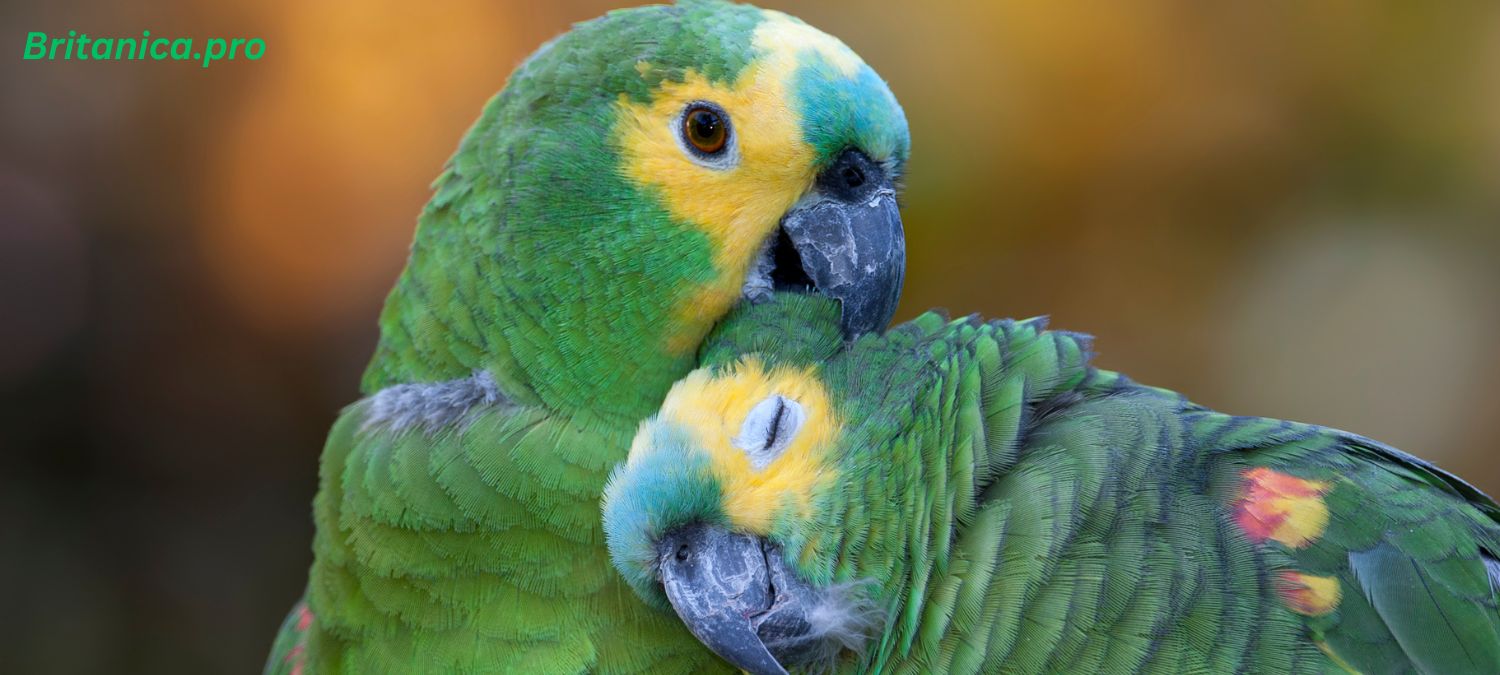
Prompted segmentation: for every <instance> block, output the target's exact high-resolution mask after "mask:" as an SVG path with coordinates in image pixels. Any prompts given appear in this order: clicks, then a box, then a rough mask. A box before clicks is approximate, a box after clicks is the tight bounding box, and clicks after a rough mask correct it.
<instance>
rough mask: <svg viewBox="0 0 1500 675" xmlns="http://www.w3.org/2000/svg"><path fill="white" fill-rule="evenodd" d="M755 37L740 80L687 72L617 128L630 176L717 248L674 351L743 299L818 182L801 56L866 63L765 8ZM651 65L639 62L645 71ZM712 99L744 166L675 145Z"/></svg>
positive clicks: (628, 106)
mask: <svg viewBox="0 0 1500 675" xmlns="http://www.w3.org/2000/svg"><path fill="white" fill-rule="evenodd" d="M766 15H767V18H766V20H765V21H763V22H761V24H760V25H759V26H757V27H756V30H755V33H754V35H753V38H752V43H753V45H754V48H755V50H756V52H757V54H758V57H757V58H756V59H755V60H754V61H753V62H751V63H750V65H748V66H747V67H746V68H745V69H744V70H743V71H742V72H741V73H740V74H739V76H738V77H737V78H736V79H735V81H733V82H715V81H712V80H709V79H708V78H707V77H704V76H703V75H702V74H701V73H698V72H696V71H691V70H690V71H688V72H687V73H686V74H685V76H684V78H683V81H682V82H673V81H664V82H662V84H661V85H660V87H658V89H657V90H656V92H655V94H654V96H653V98H652V100H651V101H650V102H649V103H644V104H639V103H634V102H632V101H630V100H629V99H628V98H626V97H625V96H624V95H622V96H621V97H620V100H619V103H618V106H619V115H618V122H617V125H618V126H617V127H616V131H615V133H616V134H617V137H618V139H619V143H620V147H621V149H622V152H623V154H624V160H625V161H624V168H625V172H626V175H627V176H628V177H629V178H630V179H631V180H633V181H635V182H636V183H637V184H638V185H642V186H647V187H651V188H654V189H655V190H657V191H658V193H659V194H660V195H661V197H662V199H663V201H664V203H665V206H666V208H667V210H668V212H670V213H671V214H672V216H673V217H674V218H676V219H677V220H680V221H683V222H687V223H690V224H692V226H693V227H696V228H698V229H700V230H701V231H702V232H703V233H704V234H706V235H707V236H708V239H709V241H710V242H711V244H712V245H713V250H714V254H713V262H714V267H715V269H716V270H717V271H718V278H717V279H715V280H714V281H712V282H710V283H708V284H707V285H705V286H703V287H701V288H698V289H693V290H690V291H688V292H687V293H685V295H684V296H683V298H681V299H680V300H679V306H678V308H677V314H678V317H679V321H677V322H675V326H676V330H675V332H671V333H670V334H669V336H668V344H667V346H668V348H669V349H671V350H672V351H673V352H677V353H682V352H685V351H686V350H688V349H692V348H694V347H696V346H697V345H698V343H699V341H701V340H702V338H703V335H704V334H706V333H707V331H708V329H709V327H710V326H711V324H712V319H715V318H717V317H719V316H721V315H723V313H724V312H725V311H727V310H728V309H729V307H730V305H732V304H733V303H734V302H735V301H736V300H737V299H738V298H739V294H740V289H741V287H743V285H744V283H745V275H746V274H747V273H748V272H749V268H750V264H751V262H752V261H753V260H754V259H755V255H756V254H757V253H758V252H759V251H760V246H761V244H762V243H764V242H765V241H766V239H767V238H768V237H769V236H770V235H771V233H772V232H773V231H774V230H775V228H776V224H777V223H778V222H780V220H781V216H782V215H783V214H785V213H786V212H787V210H789V209H790V208H791V207H792V205H793V204H796V203H797V200H798V199H801V198H802V196H803V195H804V194H806V193H807V191H808V190H809V189H811V187H812V184H813V179H814V178H815V175H814V169H815V167H814V163H815V160H816V155H815V152H814V150H813V147H812V146H811V145H809V144H808V143H807V142H806V141H805V140H804V139H803V136H802V120H801V116H800V115H799V113H798V112H797V110H796V106H795V105H794V104H793V102H792V101H791V98H790V93H789V87H790V80H791V78H792V75H793V73H794V72H795V71H796V70H797V67H798V65H799V63H800V61H799V55H800V54H802V53H804V52H806V51H808V50H812V51H814V52H816V53H817V54H819V55H821V56H822V57H823V58H824V59H826V60H827V61H828V62H829V63H830V64H832V65H833V66H834V67H835V68H838V69H839V71H840V72H842V73H845V74H846V75H848V76H851V77H852V76H853V75H855V74H856V73H857V72H858V70H859V67H860V66H861V65H862V64H863V62H862V61H860V59H859V57H858V56H856V55H855V54H854V52H853V51H851V50H850V49H849V48H848V47H846V46H844V44H843V43H841V42H839V41H838V40H837V39H835V38H833V37H831V36H829V35H827V34H825V33H822V32H821V31H818V30H817V29H816V28H813V27H811V26H808V25H807V24H805V23H802V22H801V21H798V20H796V19H794V18H792V17H789V16H787V15H785V14H781V13H779V12H766ZM650 68H651V65H650V64H649V63H645V62H641V63H637V64H636V70H637V71H638V72H641V73H643V74H644V73H645V72H648V71H649V70H650ZM695 101H709V102H712V103H715V104H717V105H718V106H719V107H720V108H722V109H723V110H724V111H725V112H726V113H728V114H729V119H730V125H731V127H732V129H733V132H732V133H733V135H734V139H735V140H734V143H735V144H736V147H735V152H737V153H738V162H736V163H734V164H733V165H731V166H728V167H710V166H703V165H702V164H699V163H697V162H695V161H693V160H691V159H689V158H688V157H687V156H686V155H685V154H684V152H683V150H682V148H681V146H680V145H679V143H678V137H677V133H678V130H677V129H676V122H677V120H678V116H679V115H680V114H681V113H682V111H683V108H684V107H686V106H687V104H689V103H692V102H695Z"/></svg>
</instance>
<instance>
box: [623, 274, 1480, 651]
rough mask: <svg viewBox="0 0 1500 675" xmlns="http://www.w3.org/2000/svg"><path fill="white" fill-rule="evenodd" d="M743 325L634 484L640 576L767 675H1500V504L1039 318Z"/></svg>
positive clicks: (1436, 472) (821, 310) (668, 425)
mask: <svg viewBox="0 0 1500 675" xmlns="http://www.w3.org/2000/svg"><path fill="white" fill-rule="evenodd" d="M837 312H838V310H837V305H836V304H834V303H831V302H829V301H827V300H823V299H819V298H816V297H812V296H808V297H796V296H793V297H790V298H783V297H781V296H779V295H778V297H777V298H776V300H775V301H773V302H770V303H766V304H762V305H758V306H754V307H747V308H745V309H743V310H739V311H737V313H736V316H735V317H734V318H732V319H730V320H729V321H728V322H726V323H725V324H723V325H722V326H721V328H720V329H719V332H718V334H717V335H718V337H717V338H711V340H710V343H709V344H707V345H706V346H705V359H706V363H707V365H706V366H705V367H704V368H703V369H700V370H697V371H694V372H693V373H692V374H690V375H688V376H687V377H686V378H684V379H683V380H682V381H681V382H679V383H678V384H676V385H675V386H674V387H673V389H672V390H671V392H670V393H669V394H668V396H667V399H666V401H665V402H664V403H663V405H662V408H661V410H660V411H659V412H658V413H657V415H655V416H654V417H652V418H651V419H650V420H649V421H647V422H646V423H644V424H643V425H642V427H641V430H640V432H639V434H638V435H637V436H636V438H635V441H634V444H633V446H632V448H631V450H630V454H629V458H628V460H627V461H626V462H625V463H623V464H622V465H621V466H620V467H619V468H617V470H616V471H615V473H614V475H613V476H612V478H611V481H610V484H609V486H608V488H607V489H606V497H605V503H604V506H603V509H604V520H605V532H606V534H607V536H608V538H609V548H610V552H611V555H612V557H613V560H614V562H615V564H616V565H617V567H618V568H619V570H620V571H621V573H622V574H623V576H624V577H625V578H626V579H627V580H628V581H629V582H630V584H631V586H632V587H633V588H634V589H635V590H636V592H637V593H638V594H639V595H640V596H641V597H642V598H644V599H645V600H646V601H648V602H650V603H651V604H653V605H655V606H657V607H660V608H663V609H669V610H672V611H675V613H676V614H677V615H678V616H679V618H680V619H681V620H682V621H683V622H684V624H685V625H686V626H687V627H688V628H689V629H691V630H692V631H693V633H694V634H695V635H697V636H698V637H699V638H700V639H701V640H702V641H703V642H704V643H705V644H707V645H708V646H709V647H711V648H713V649H714V650H715V651H716V652H717V653H719V654H720V655H722V656H723V657H724V658H726V659H727V660H729V661H730V662H732V663H734V664H735V665H737V666H738V667H740V668H742V669H743V670H745V671H746V672H749V673H751V674H752V675H765V674H771V673H783V672H787V671H797V672H802V671H804V670H822V669H827V670H835V671H839V672H872V673H875V672H879V673H1001V672H1013V673H1136V672H1148V673H1241V672H1254V673H1346V672H1363V673H1414V672H1417V673H1435V674H1445V675H1449V674H1457V673H1500V595H1497V587H1500V524H1497V518H1500V507H1497V506H1496V504H1495V502H1493V501H1492V500H1491V499H1490V498H1489V497H1487V496H1485V495H1484V494H1482V493H1480V492H1479V491H1478V490H1476V489H1475V488H1473V487H1471V486H1469V485H1468V484H1466V483H1465V482H1463V481H1462V480H1460V479H1458V478H1456V477H1454V476H1453V475H1451V474H1448V473H1446V472H1444V471H1442V470H1441V469H1438V468H1437V467H1435V466H1433V465H1431V464H1429V463H1427V462H1425V461H1423V460H1420V459H1417V458H1415V457H1413V456H1411V455H1407V454H1404V453H1402V452H1400V451H1398V450H1396V449H1394V448H1391V447H1389V446H1387V445H1383V444H1381V443H1379V442H1377V441H1374V440H1371V439H1368V438H1364V437H1361V436H1357V435H1354V434H1351V433H1346V432H1343V431H1337V430H1334V429H1329V428H1326V427H1320V426H1314V425H1310V424H1299V423H1295V422H1287V421H1282V420H1275V419H1265V418H1259V417H1236V416H1233V415H1227V414H1223V413H1218V412H1215V411H1212V410H1209V409H1206V408H1204V407H1202V406H1198V405H1195V404H1193V403H1191V402H1190V401H1188V400H1187V399H1186V398H1184V397H1182V396H1180V395H1178V394H1175V393H1172V392H1170V391H1165V390H1162V389H1156V388H1152V387H1148V386H1144V385H1141V384H1137V383H1135V382H1133V381H1131V380H1130V379H1127V378H1126V377H1124V376H1122V375H1119V374H1116V373H1113V372H1109V371H1105V370H1101V369H1098V368H1096V367H1094V366H1093V365H1091V363H1090V359H1091V354H1090V346H1089V345H1090V342H1089V339H1088V338H1087V337H1085V336H1082V335H1078V334H1073V333H1066V332H1052V331H1047V330H1044V323H1043V322H1042V321H1039V320H1031V321H1022V322H1012V321H994V322H984V321H981V320H979V319H977V318H974V317H969V318H963V319H959V320H957V321H951V322H950V321H948V320H946V319H944V318H943V317H942V316H941V315H938V314H927V315H924V316H922V317H920V318H918V319H916V320H914V321H912V322H910V323H907V324H904V325H901V326H899V327H896V328H893V329H892V330H891V331H890V332H889V333H887V334H886V335H885V336H875V335H867V336H865V337H863V338H861V339H859V340H857V341H854V342H853V343H851V344H848V345H847V346H846V345H845V342H844V340H843V339H842V336H841V335H839V332H838V313H837Z"/></svg>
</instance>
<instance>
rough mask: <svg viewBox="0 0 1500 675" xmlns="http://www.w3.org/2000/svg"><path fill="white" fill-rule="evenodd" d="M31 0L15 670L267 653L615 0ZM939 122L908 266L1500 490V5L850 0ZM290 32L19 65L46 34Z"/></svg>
mask: <svg viewBox="0 0 1500 675" xmlns="http://www.w3.org/2000/svg"><path fill="white" fill-rule="evenodd" d="M28 4H29V6H19V5H18V4H17V3H7V4H5V5H4V6H3V7H0V24H3V25H4V26H5V27H6V30H5V31H3V34H4V38H3V39H4V41H5V42H6V43H7V45H8V46H7V47H6V49H7V50H8V51H9V54H10V55H9V56H7V57H6V58H3V59H0V100H3V101H4V104H3V105H0V395H3V397H4V401H3V405H0V449H3V451H0V551H4V554H3V555H0V578H3V579H5V582H4V584H3V585H0V586H3V588H4V589H5V590H4V592H3V601H4V605H5V611H4V612H0V670H3V671H5V672H18V673H19V672H26V673H88V672H151V673H253V672H259V669H260V667H261V664H262V663H263V659H264V657H265V653H266V650H267V648H268V645H269V643H270V640H271V637H272V634H273V632H274V630H275V629H276V627H277V625H278V622H279V621H280V620H281V618H282V617H283V615H284V613H285V611H286V610H287V608H288V607H289V605H290V603H291V602H292V601H293V600H295V599H296V598H297V597H298V595H299V594H300V592H301V589H302V584H303V582H304V579H305V576H304V575H305V573H306V568H307V565H308V563H309V561H310V554H309V551H308V546H309V541H310V538H311V534H312V527H311V523H310V517H309V503H310V500H311V498H312V495H313V492H314V490H315V486H316V462H317V456H318V453H319V450H320V447H321V444H322V441H323V436H324V434H325V432H326V430H327V428H328V425H329V423H330V422H331V421H332V420H333V418H334V415H335V414H336V413H337V411H338V410H339V408H340V407H341V406H343V405H345V404H347V403H349V402H351V401H352V400H354V399H355V397H356V396H357V393H356V386H357V381H358V376H359V373H360V372H361V370H362V368H363V366H364V362H365V360H366V358H367V357H368V355H369V353H370V351H371V348H372V346H373V344H374V340H375V336H376V331H375V317H376V314H377V311H378V308H379V306H380V303H381V301H382V299H383V296H384V294H385V292H386V290H387V288H388V286H389V284H390V282H391V281H392V280H393V279H394V278H395V276H396V274H397V272H398V271H399V269H400V267H401V265H402V263H403V259H404V257H405V251H406V245H407V242H408V239H409V237H410V234H411V230H412V227H413V224H414V219H415V216H416V214H417V212H418V210H419V209H420V208H421V206H422V204H423V202H424V201H425V200H426V199H427V196H428V189H427V185H428V182H429V181H430V180H431V179H432V178H433V177H435V176H436V175H437V174H438V172H439V170H440V168H441V167H442V164H443V162H444V160H445V159H446V158H447V156H448V155H449V153H450V152H451V151H452V150H453V148H454V147H455V146H456V144H457V142H458V140H459V137H460V136H461V134H462V133H463V132H464V130H465V129H466V128H467V127H468V125H469V123H470V122H471V121H472V120H473V119H474V118H475V116H476V115H477V114H478V112H479V109H480V107H481V105H482V104H483V103H484V102H485V101H486V100H487V99H488V98H489V97H490V96H491V95H492V94H494V93H495V92H496V91H497V90H498V89H499V88H500V87H501V86H502V84H503V82H504V79H505V77H506V75H507V74H508V73H509V71H510V70H511V69H512V68H513V67H514V66H515V65H516V64H517V63H518V62H519V61H520V60H521V59H522V58H523V57H524V56H525V55H526V54H527V53H528V52H530V51H531V50H532V49H533V48H535V47H536V46H537V45H538V44H540V43H541V42H542V41H543V40H545V39H547V38H548V37H550V36H552V35H554V34H556V33H559V32H561V31H563V30H566V29H567V27H568V26H569V25H570V23H571V22H574V21H578V20H583V19H587V18H589V17H592V16H595V15H597V14H599V13H601V12H603V11H604V10H605V9H608V8H609V7H610V5H608V4H606V3H602V2H592V1H590V2H585V1H576V0H569V1H560V2H550V3H537V2H493V1H488V0H485V1H481V0H457V1H456V2H451V3H412V2H406V1H405V0H374V1H370V0H312V1H297V0H278V1H273V2H250V1H249V0H238V1H237V2H228V3H208V2H194V1H191V0H147V1H146V2H140V3H134V4H135V5H136V6H134V7H125V6H123V5H124V3H114V2H105V1H104V0H75V1H72V2H63V3H45V4H44V3H40V2H32V3H28ZM767 4H769V5H772V6H778V7H782V8H785V9H789V10H790V11H792V12H793V13H795V14H798V15H800V16H802V17H803V18H805V19H807V20H808V21H809V22H811V23H812V24H814V25H816V26H819V27H821V28H823V29H825V30H827V31H829V32H831V33H833V34H835V35H837V36H839V37H841V38H843V39H844V41H846V42H847V43H849V44H850V45H851V46H852V47H853V48H854V49H855V50H856V51H858V52H859V53H861V54H862V55H863V56H864V57H865V59H866V60H867V61H868V62H870V63H871V64H872V65H873V66H874V67H875V68H876V69H877V70H878V71H880V72H881V73H882V74H883V75H884V76H885V77H886V78H887V80H888V81H889V82H890V84H891V87H892V89H894V91H895V92H896V94H897V96H898V97H899V98H900V99H901V101H902V102H903V104H904V105H905V107H906V111H907V114H908V116H909V119H910V122H911V127H912V135H913V137H914V155H913V160H912V162H911V171H910V180H909V182H908V190H907V193H906V209H905V218H906V224H907V233H908V237H909V243H908V246H909V252H910V265H909V270H908V285H907V289H906V294H905V296H904V298H903V303H902V311H901V314H900V318H908V317H910V316H912V315H914V314H915V313H917V312H918V311H920V310H922V309H924V308H927V307H930V306H934V305H938V306H943V307H947V308H949V309H951V310H953V311H954V312H956V313H966V312H971V311H979V312H983V313H984V314H986V315H989V316H1031V315H1037V314H1051V315H1052V316H1053V318H1054V320H1053V325H1055V326H1058V327H1064V328H1068V329H1073V330H1079V331H1086V332H1090V333H1094V334H1096V335H1098V336H1099V338H1100V339H1099V342H1098V349H1099V351H1100V354H1101V356H1100V363H1102V364H1103V365H1104V366H1106V367H1110V368H1114V369H1118V370H1123V371H1126V372H1128V373H1130V374H1131V375H1133V376H1134V377H1136V378H1137V379H1139V380H1142V381H1145V382H1148V383H1151V384H1156V385H1161V386H1166V387H1171V388H1174V389H1178V390H1180V391H1183V392H1186V393H1188V394H1190V395H1191V396H1192V397H1193V398H1194V399H1196V400H1198V401H1200V402H1202V403H1205V404H1208V405H1211V406H1214V407H1217V408H1221V409H1225V410H1229V411H1233V412H1236V413H1241V414H1259V415H1272V416H1277V417H1287V418H1293V419H1299V420H1308V421H1316V422H1320V423H1324V424H1328V425H1332V426H1338V427H1343V428H1347V429H1352V430H1357V431H1359V432H1361V433H1364V434H1366V435H1370V436H1374V437H1377V438H1381V439H1383V440H1386V441H1389V442H1391V443H1393V444H1395V445H1398V446H1400V447H1402V448H1404V449H1406V450H1409V451H1411V452H1414V453H1416V454H1419V455H1422V456H1424V457H1427V458H1430V459H1432V460H1434V461H1436V462H1438V463H1440V464H1442V465H1443V466H1445V467H1448V468H1450V469H1453V470H1455V471H1457V472H1459V473H1460V474H1462V475H1464V476H1466V477H1468V478H1469V479H1470V480H1472V481H1473V482H1475V483H1477V484H1478V485H1479V486H1481V487H1482V488H1485V489H1487V490H1489V491H1490V492H1492V493H1495V492H1500V462H1496V461H1495V455H1496V451H1497V450H1500V440H1497V434H1496V433H1495V430H1496V425H1497V420H1500V394H1497V388H1496V386H1495V385H1494V383H1495V382H1497V381H1500V350H1497V349H1495V348H1494V343H1495V336H1496V335H1497V334H1500V302H1497V300H1496V293H1497V291H1500V264H1497V259H1500V77H1497V76H1496V73H1497V72H1500V6H1497V5H1495V4H1493V3H1406V2H1399V1H1397V0H1391V1H1389V2H1371V1H1366V0H1326V1H1323V2H1317V3H1306V2H1294V1H1291V0H1279V1H1272V2H1265V3H1212V4H1205V3H1200V2H1193V1H1192V0H1180V1H1164V0H1148V1H1145V2H1134V3H1122V4H1110V3H1072V2H1061V3H1032V2H1024V1H1015V2H996V3H984V4H983V5H981V4H980V3H972V4H966V3H941V4H936V5H935V4H933V3H912V4H881V5H872V4H871V3H868V2H856V1H854V0H848V1H845V2H824V3H818V4H816V5H812V6H806V7H786V6H785V4H784V3H780V2H769V3H767ZM70 29H71V30H78V31H80V32H86V33H89V34H90V35H96V36H98V35H104V36H108V35H138V34H139V32H140V31H141V30H143V29H149V30H150V31H152V34H153V35H158V36H188V37H194V38H197V39H199V40H203V39H206V38H209V37H216V36H224V37H246V38H250V37H260V38H263V39H264V40H265V42H266V45H267V48H266V52H265V55H264V57H263V58H262V59H261V60H259V61H256V62H250V61H243V60H241V61H233V62H229V61H223V62H219V63H216V64H214V65H212V66H211V67H209V68H207V69H204V68H201V67H199V64H198V63H196V62H181V63H177V62H151V61H139V62H78V61H71V62H64V61H52V62H47V61H23V60H21V59H18V58H16V52H17V51H20V48H21V43H22V41H23V39H24V33H25V32H27V31H32V30H39V31H45V32H48V33H50V34H53V35H58V34H65V33H66V32H67V31H68V30H70Z"/></svg>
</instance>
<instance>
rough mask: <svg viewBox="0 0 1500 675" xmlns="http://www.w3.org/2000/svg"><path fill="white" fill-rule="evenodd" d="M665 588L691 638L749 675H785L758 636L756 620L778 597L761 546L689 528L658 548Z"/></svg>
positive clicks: (718, 532) (670, 536) (717, 530)
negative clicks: (774, 594)
mask: <svg viewBox="0 0 1500 675" xmlns="http://www.w3.org/2000/svg"><path fill="white" fill-rule="evenodd" d="M657 551H658V554H659V555H660V556H661V558H660V562H661V582H662V587H663V588H664V589H665V590H666V592H667V599H668V600H670V601H671V602H672V608H673V609H674V610H676V611H677V615H678V616H679V617H681V618H682V621H683V623H684V624H686V625H687V628H688V630H689V631H692V633H693V636H694V637H697V638H698V640H699V641H700V642H702V643H703V644H704V645H706V646H707V647H708V648H709V649H712V650H713V651H714V653H715V654H718V655H719V656H720V657H722V658H723V659H724V660H725V661H728V662H729V663H731V664H733V665H734V666H735V667H736V668H740V669H741V670H744V671H745V672H747V673H750V675H786V669H785V668H782V667H781V664H780V663H777V661H776V658H775V657H774V656H772V655H771V652H770V651H769V650H767V649H766V645H765V643H764V642H762V641H761V639H760V636H759V635H757V634H756V622H755V619H756V617H758V616H759V615H761V614H764V613H765V612H766V611H767V610H769V609H770V607H771V603H772V601H773V600H774V596H773V595H772V591H771V585H770V581H771V577H770V570H769V569H768V567H767V564H766V553H765V550H764V549H763V547H762V545H761V541H760V540H759V539H757V538H755V537H751V536H747V535H742V534H732V533H729V532H726V531H724V530H723V529H720V528H717V527H710V526H706V525H689V526H687V527H684V528H681V529H678V530H675V531H673V532H670V533H668V534H667V535H666V536H665V537H663V538H662V540H661V542H660V543H659V544H658V545H657Z"/></svg>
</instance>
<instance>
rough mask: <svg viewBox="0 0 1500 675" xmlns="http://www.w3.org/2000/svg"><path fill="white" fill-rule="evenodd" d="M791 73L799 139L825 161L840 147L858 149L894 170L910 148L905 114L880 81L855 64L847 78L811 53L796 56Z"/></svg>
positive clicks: (872, 72)
mask: <svg viewBox="0 0 1500 675" xmlns="http://www.w3.org/2000/svg"><path fill="white" fill-rule="evenodd" d="M800 61H801V65H799V66H798V68H797V71H796V73H794V74H793V79H792V81H793V95H794V96H795V97H796V100H797V105H798V106H799V108H800V110H799V112H801V114H802V125H803V129H802V135H803V138H804V139H805V140H806V141H807V142H808V143H809V144H810V145H812V146H813V147H814V148H816V149H817V154H818V157H819V158H820V159H822V160H828V159H831V158H833V157H834V156H836V155H837V154H838V153H839V152H841V151H842V150H843V149H844V148H848V147H854V148H859V149H860V150H863V151H864V152H865V154H868V155H870V157H871V158H872V159H875V160H876V161H880V162H890V163H892V164H893V165H894V166H895V168H896V169H897V170H898V171H899V170H900V169H901V168H902V167H903V166H904V165H905V163H906V158H907V155H908V154H910V152H911V135H910V133H909V132H908V131H907V128H906V113H905V112H904V111H902V110H901V104H900V103H897V102H896V96H895V94H892V93H891V89H890V87H889V86H887V85H886V83H885V80H882V79H880V76H879V75H877V74H876V73H875V70H874V69H872V68H870V67H869V66H867V65H864V64H860V66H859V69H858V70H857V71H856V72H855V73H854V75H853V77H846V76H845V75H844V73H843V72H842V71H840V70H839V68H837V67H836V66H834V65H833V64H830V63H829V62H828V61H827V60H826V59H824V58H823V56H822V55H821V54H819V53H817V52H816V51H813V50H808V51H806V52H804V53H803V54H802V55H801V58H800Z"/></svg>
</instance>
